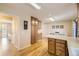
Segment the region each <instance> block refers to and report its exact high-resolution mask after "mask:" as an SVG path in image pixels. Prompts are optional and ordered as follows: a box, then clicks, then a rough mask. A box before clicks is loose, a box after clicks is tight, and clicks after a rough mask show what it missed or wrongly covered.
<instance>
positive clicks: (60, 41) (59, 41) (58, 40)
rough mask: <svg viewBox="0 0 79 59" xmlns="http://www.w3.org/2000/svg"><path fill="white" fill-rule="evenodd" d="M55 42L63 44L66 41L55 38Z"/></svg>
mask: <svg viewBox="0 0 79 59" xmlns="http://www.w3.org/2000/svg"><path fill="white" fill-rule="evenodd" d="M56 43H62V44H65V43H66V41H65V40H60V39H57V40H56Z"/></svg>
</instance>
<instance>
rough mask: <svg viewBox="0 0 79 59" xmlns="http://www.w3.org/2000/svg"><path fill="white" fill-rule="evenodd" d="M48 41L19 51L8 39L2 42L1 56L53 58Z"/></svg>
mask: <svg viewBox="0 0 79 59" xmlns="http://www.w3.org/2000/svg"><path fill="white" fill-rule="evenodd" d="M47 45H48V44H47V40H40V41H39V42H37V43H35V44H33V45H31V46H30V47H28V48H25V49H23V50H20V51H17V49H16V48H15V47H14V46H13V45H12V43H11V42H10V41H8V40H7V39H5V38H4V39H2V40H0V56H51V54H49V53H48V46H47Z"/></svg>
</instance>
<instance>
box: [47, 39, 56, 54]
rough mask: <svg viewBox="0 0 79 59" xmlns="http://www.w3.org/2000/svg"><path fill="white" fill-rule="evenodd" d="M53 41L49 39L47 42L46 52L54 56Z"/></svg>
mask: <svg viewBox="0 0 79 59" xmlns="http://www.w3.org/2000/svg"><path fill="white" fill-rule="evenodd" d="M55 50H56V49H55V39H51V38H49V40H48V52H50V53H52V54H55Z"/></svg>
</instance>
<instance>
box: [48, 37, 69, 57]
mask: <svg viewBox="0 0 79 59" xmlns="http://www.w3.org/2000/svg"><path fill="white" fill-rule="evenodd" d="M48 52H49V53H52V54H53V55H56V56H68V48H67V41H65V40H60V39H54V38H48Z"/></svg>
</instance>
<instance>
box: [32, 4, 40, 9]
mask: <svg viewBox="0 0 79 59" xmlns="http://www.w3.org/2000/svg"><path fill="white" fill-rule="evenodd" d="M31 5H32V6H33V7H35V8H36V9H40V8H41V7H40V6H38V5H37V4H35V3H31Z"/></svg>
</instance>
